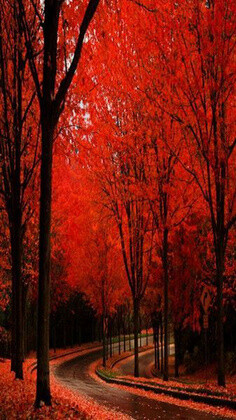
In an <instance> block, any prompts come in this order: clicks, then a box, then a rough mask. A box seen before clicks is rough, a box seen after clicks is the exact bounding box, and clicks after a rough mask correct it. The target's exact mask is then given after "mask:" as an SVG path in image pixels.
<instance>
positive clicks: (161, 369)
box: [161, 315, 163, 373]
mask: <svg viewBox="0 0 236 420" xmlns="http://www.w3.org/2000/svg"><path fill="white" fill-rule="evenodd" d="M161 373H163V321H162V315H161Z"/></svg>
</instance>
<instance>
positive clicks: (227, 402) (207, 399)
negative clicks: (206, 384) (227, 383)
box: [95, 368, 236, 410]
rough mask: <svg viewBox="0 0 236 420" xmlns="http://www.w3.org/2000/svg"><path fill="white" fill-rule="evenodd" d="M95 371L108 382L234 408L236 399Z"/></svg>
mask: <svg viewBox="0 0 236 420" xmlns="http://www.w3.org/2000/svg"><path fill="white" fill-rule="evenodd" d="M95 373H96V374H97V376H98V377H99V378H100V379H102V380H103V381H105V382H107V383H110V384H115V385H123V386H127V387H130V388H136V389H142V390H144V391H151V392H154V393H155V394H166V395H169V396H171V397H174V398H178V399H181V400H192V401H195V402H201V403H205V404H209V405H213V406H218V407H228V408H231V409H233V410H236V400H231V399H223V398H218V397H210V396H205V395H200V394H198V393H195V394H194V393H190V392H186V391H178V390H174V389H166V388H163V387H162V386H159V385H156V386H154V385H146V384H142V383H139V382H132V381H127V380H124V379H118V378H109V377H108V376H106V375H105V374H103V373H101V372H99V370H98V368H96V370H95Z"/></svg>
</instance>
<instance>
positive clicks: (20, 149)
mask: <svg viewBox="0 0 236 420" xmlns="http://www.w3.org/2000/svg"><path fill="white" fill-rule="evenodd" d="M32 34H35V30H34V28H32ZM22 38H23V34H22V29H21V26H20V24H19V15H18V9H17V5H16V2H15V1H11V2H9V4H8V6H7V7H6V5H5V4H4V5H3V2H0V69H1V84H0V101H1V102H0V106H1V112H2V118H1V122H0V154H1V161H0V165H1V173H0V193H1V195H2V197H3V202H4V207H5V210H6V212H7V215H8V225H9V233H10V244H11V245H10V249H11V266H12V299H11V313H12V315H11V317H12V321H11V324H12V348H11V352H12V354H11V357H12V364H11V368H12V370H14V371H15V374H16V378H19V379H23V369H22V363H23V357H24V356H23V342H24V334H23V331H24V325H23V323H24V316H23V313H24V305H23V304H22V302H23V300H24V299H23V278H22V252H23V240H24V235H25V231H26V228H27V224H28V222H29V220H30V218H31V217H32V211H33V209H32V197H33V195H34V193H33V189H32V186H33V184H34V178H35V173H36V167H37V164H38V162H39V157H38V138H37V128H38V124H37V118H36V109H37V108H36V104H35V101H34V99H35V89H34V86H33V84H32V82H31V80H29V73H30V71H29V67H28V60H27V54H26V49H25V46H24V44H23V43H22ZM29 188H30V189H31V194H32V193H33V194H32V196H31V197H30V195H29V194H28V189H29Z"/></svg>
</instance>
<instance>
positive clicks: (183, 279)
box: [0, 0, 236, 407]
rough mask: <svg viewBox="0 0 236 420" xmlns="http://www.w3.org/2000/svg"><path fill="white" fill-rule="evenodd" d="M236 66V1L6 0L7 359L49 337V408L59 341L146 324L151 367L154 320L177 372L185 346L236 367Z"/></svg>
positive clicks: (42, 381) (1, 318) (2, 146)
mask: <svg viewBox="0 0 236 420" xmlns="http://www.w3.org/2000/svg"><path fill="white" fill-rule="evenodd" d="M235 79H236V3H235V1H234V0H206V1H201V0H182V1H181V2H176V1H172V0H168V1H163V0H145V1H136V0H124V1H123V0H122V1H119V0H111V1H109V2H108V1H106V0H104V1H103V0H100V1H99V0H89V1H88V2H87V1H81V0H73V1H72V0H71V1H69V0H64V1H63V0H60V1H59V0H45V1H40V0H8V1H7V2H5V1H3V0H0V116H1V118H0V207H1V212H0V217H1V224H0V357H2V358H10V359H11V370H12V371H13V372H14V373H15V377H16V378H18V379H20V380H23V379H24V369H23V365H24V360H25V359H26V358H27V355H28V354H29V353H30V352H32V351H35V350H36V349H37V391H36V405H37V406H39V407H40V404H41V402H44V403H45V404H46V405H50V404H51V392H50V378H49V348H51V349H56V348H66V347H72V346H74V345H76V344H77V345H80V344H82V343H85V342H102V344H103V365H104V366H106V362H107V358H108V357H111V356H112V353H113V346H112V340H114V338H115V337H116V339H117V342H118V343H119V352H121V351H123V350H124V351H126V350H127V349H128V347H129V346H130V340H131V339H133V338H132V337H134V355H135V357H134V376H135V377H138V376H139V352H138V351H139V350H138V349H139V345H140V344H139V336H140V333H141V332H142V333H143V334H144V333H146V337H147V343H148V342H151V340H152V341H153V342H154V344H155V369H156V371H157V373H158V372H159V374H161V375H162V376H163V379H164V380H165V381H168V379H169V376H170V374H169V346H170V344H172V343H174V347H175V365H174V373H175V376H176V377H178V376H179V369H180V366H181V365H185V366H186V367H187V368H188V369H189V370H190V371H191V370H194V369H195V370H197V369H198V368H199V367H201V365H202V364H204V363H205V362H206V357H207V363H216V371H217V373H216V375H215V381H216V382H217V383H218V385H219V386H223V387H224V386H225V385H226V379H225V378H226V374H228V373H235V364H236V337H235V329H236V312H235V310H236V307H235V302H236V296H235V290H236V288H235V286H236V264H235V253H236V242H235V237H236V181H235V180H236V177H235V175H236V123H235V107H236V101H235V98H236V96H235V86H236V85H235ZM148 334H152V335H153V338H150V337H149V335H148ZM125 337H126V339H125ZM130 337H131V338H130ZM148 340H149V341H148ZM206 354H207V356H206Z"/></svg>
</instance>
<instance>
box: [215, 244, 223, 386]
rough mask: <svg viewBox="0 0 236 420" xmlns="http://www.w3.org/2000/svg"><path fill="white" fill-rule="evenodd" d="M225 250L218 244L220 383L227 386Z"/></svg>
mask: <svg viewBox="0 0 236 420" xmlns="http://www.w3.org/2000/svg"><path fill="white" fill-rule="evenodd" d="M223 261H224V251H223V247H222V244H219V246H218V252H217V258H216V282H217V309H218V310H217V341H218V385H219V386H225V361H224V325H223V317H224V314H223V273H224V263H223Z"/></svg>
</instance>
